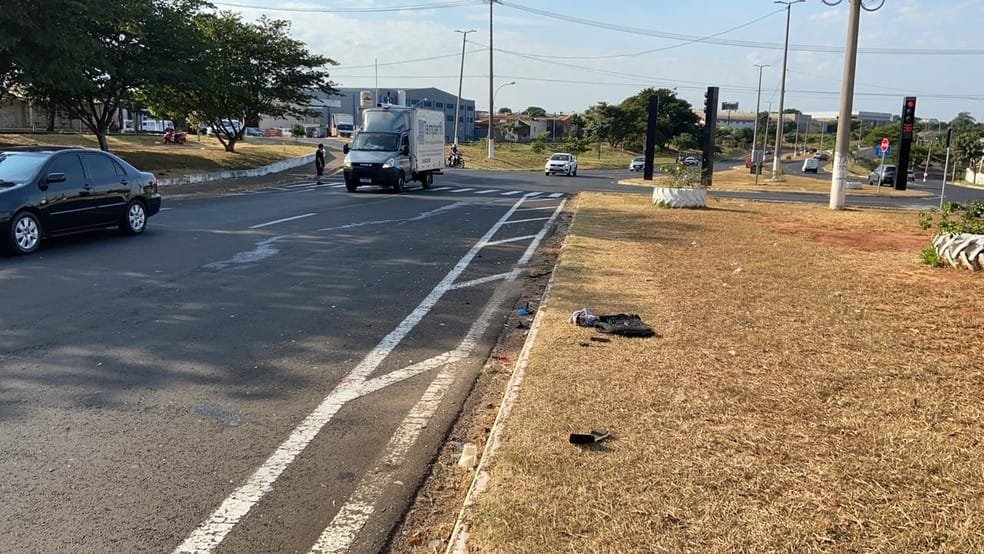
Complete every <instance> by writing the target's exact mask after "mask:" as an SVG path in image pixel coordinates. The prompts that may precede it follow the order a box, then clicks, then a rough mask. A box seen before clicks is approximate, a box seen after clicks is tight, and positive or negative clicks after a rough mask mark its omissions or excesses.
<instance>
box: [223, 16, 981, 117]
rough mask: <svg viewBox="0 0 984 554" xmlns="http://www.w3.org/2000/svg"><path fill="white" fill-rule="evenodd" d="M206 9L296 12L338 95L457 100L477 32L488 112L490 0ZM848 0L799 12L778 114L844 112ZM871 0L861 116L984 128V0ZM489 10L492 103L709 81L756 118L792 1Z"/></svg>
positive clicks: (518, 106)
mask: <svg viewBox="0 0 984 554" xmlns="http://www.w3.org/2000/svg"><path fill="white" fill-rule="evenodd" d="M213 3H214V4H215V5H216V7H217V8H219V9H222V10H229V11H235V12H239V13H241V14H242V15H243V17H244V18H245V19H247V20H254V19H257V18H259V17H260V16H261V15H266V16H267V17H270V18H274V19H286V20H288V21H290V22H291V31H290V32H291V35H292V36H293V37H294V38H296V39H298V40H301V41H303V42H304V43H306V44H307V46H308V49H309V50H310V51H311V52H313V53H317V54H322V55H325V56H327V57H329V58H331V59H332V60H334V61H336V62H337V63H338V65H337V66H334V67H332V68H330V70H329V71H330V74H331V78H332V80H333V81H334V82H335V83H336V84H337V86H339V87H345V88H366V89H371V88H373V87H375V86H376V84H377V82H378V86H379V87H385V88H397V89H400V88H426V87H437V88H440V89H442V90H445V91H448V92H450V93H452V94H456V93H457V90H458V78H459V72H460V70H461V65H460V64H461V49H462V36H463V35H462V33H458V32H455V31H456V30H461V31H465V30H470V29H474V30H475V32H473V33H469V34H468V35H467V43H466V44H465V51H466V53H465V57H464V79H463V85H462V97H463V98H466V99H472V100H475V102H476V109H479V110H487V109H488V106H489V42H490V34H489V4H488V1H487V0H485V1H483V0H304V1H278V0H231V1H230V2H222V1H218V2H216V1H213ZM828 3H829V4H837V5H834V6H829V5H827V4H828ZM849 3H850V0H842V1H841V2H840V3H839V4H838V2H837V0H806V1H805V2H801V3H796V4H793V5H792V6H791V8H790V12H789V13H790V28H789V44H790V50H789V54H788V57H787V70H788V71H787V78H786V95H785V102H784V105H785V108H796V109H799V110H801V111H803V112H807V113H811V112H836V111H838V109H839V102H840V100H839V99H840V88H841V81H842V79H843V68H844V47H845V43H846V39H847V25H848V5H849ZM864 4H865V5H866V6H867V7H869V8H878V6H879V4H881V7H880V9H877V10H875V11H870V12H869V11H862V12H861V23H860V36H859V54H858V60H857V71H856V84H855V94H854V110H853V111H854V112H857V111H859V110H863V111H873V112H889V113H894V114H898V113H899V112H900V110H901V106H902V101H903V97H904V96H916V97H918V99H919V100H918V104H917V108H916V115H917V116H918V117H922V118H932V119H942V120H944V121H949V120H951V119H953V118H954V117H955V116H956V115H957V114H958V113H959V112H970V113H971V115H972V116H973V117H974V118H975V119H977V120H978V121H984V71H982V69H984V45H982V44H981V43H980V42H979V37H980V36H981V34H982V33H984V0H884V2H883V1H882V0H864ZM398 8H399V9H398ZM407 8H410V9H407ZM351 10H362V11H351ZM368 10H379V11H368ZM492 11H493V15H492V17H493V30H494V35H492V38H493V41H494V50H493V75H494V78H493V83H494V89H496V90H497V92H496V93H495V109H496V110H498V109H499V108H500V107H503V106H505V107H509V108H511V109H513V110H514V111H522V110H524V109H525V108H527V107H529V106H539V107H542V108H544V109H545V110H547V112H550V113H571V112H583V111H584V110H586V109H587V108H589V107H591V106H593V105H595V104H597V103H598V102H608V103H616V104H617V103H619V102H621V101H622V100H624V99H625V98H627V97H629V96H632V95H634V94H636V93H638V92H639V91H641V90H642V89H644V88H647V87H656V88H668V89H676V93H677V95H678V96H680V97H681V98H684V99H686V100H688V101H689V102H690V103H691V104H693V105H694V106H695V107H702V106H703V103H704V91H705V90H706V87H708V86H717V87H720V98H719V100H720V101H724V102H738V103H739V110H741V111H753V110H754V109H755V103H756V97H757V92H758V77H759V69H758V68H756V67H755V64H767V65H768V66H769V67H766V68H764V69H763V70H762V88H761V110H766V109H768V107H769V105H770V103H771V106H772V109H773V110H776V109H777V108H778V105H779V88H780V86H779V85H780V81H779V76H780V73H781V68H782V61H783V51H782V44H783V40H784V37H785V24H786V8H785V6H784V5H782V4H777V3H774V2H772V0H609V1H608V2H602V1H598V0H590V1H589V0H499V1H497V3H496V4H495V5H494V7H493V10H492ZM376 63H378V66H374V64H376ZM513 81H515V84H514V85H506V84H505V83H510V82H513ZM500 87H501V88H500ZM719 107H720V106H719Z"/></svg>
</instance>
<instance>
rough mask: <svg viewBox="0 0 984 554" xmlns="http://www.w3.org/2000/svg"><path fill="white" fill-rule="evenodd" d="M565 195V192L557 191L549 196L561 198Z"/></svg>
mask: <svg viewBox="0 0 984 554" xmlns="http://www.w3.org/2000/svg"><path fill="white" fill-rule="evenodd" d="M563 195H564V193H562V192H555V193H553V194H551V195H549V196H550V198H560V197H561V196H563Z"/></svg>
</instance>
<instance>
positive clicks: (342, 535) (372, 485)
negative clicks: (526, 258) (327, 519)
mask: <svg viewBox="0 0 984 554" xmlns="http://www.w3.org/2000/svg"><path fill="white" fill-rule="evenodd" d="M504 297H505V291H503V290H502V289H497V290H496V291H495V292H494V293H492V298H490V299H489V301H488V303H486V304H485V309H484V310H482V314H481V315H480V316H479V317H478V319H476V320H475V322H474V323H472V326H471V328H470V329H469V330H468V333H467V334H466V335H465V338H464V339H462V341H461V343H460V344H459V345H458V348H457V349H456V350H453V351H451V352H448V353H446V354H452V355H454V354H455V353H458V354H456V356H458V357H457V358H455V359H452V360H450V361H449V362H448V363H447V364H445V365H444V367H443V368H442V369H441V371H440V372H439V373H438V374H437V377H435V378H434V380H433V381H432V382H431V384H430V385H429V386H428V387H427V390H426V391H425V392H424V394H423V396H422V397H421V398H420V400H419V401H418V402H417V404H416V405H414V407H413V408H412V409H411V410H410V412H409V413H408V414H407V416H406V417H405V418H404V419H403V422H402V423H401V424H400V426H399V428H397V430H396V432H395V433H394V434H393V436H392V438H391V439H390V441H389V444H387V445H386V450H385V451H384V453H383V456H382V457H381V458H380V459H379V460H378V461H377V462H376V465H375V467H374V468H373V469H372V470H371V471H369V472H367V473H366V474H365V476H364V477H363V478H362V480H361V481H360V482H359V485H358V486H357V487H356V490H355V491H354V492H353V493H352V495H351V496H350V497H349V498H348V500H347V501H346V502H345V504H343V505H342V507H341V508H340V509H339V511H338V512H337V513H336V514H335V517H334V518H332V520H331V523H330V524H329V525H328V527H326V528H325V530H324V531H323V532H322V533H321V536H320V537H318V540H317V542H315V544H314V546H312V547H311V552H312V553H321V554H324V553H328V552H348V551H349V549H350V548H351V546H352V542H354V541H355V538H356V536H358V533H359V531H361V530H362V528H363V527H364V526H365V524H366V522H367V521H368V520H369V517H370V516H371V515H372V514H373V512H374V511H375V505H376V502H378V500H379V498H380V496H382V492H383V489H384V488H385V487H386V485H388V484H389V483H390V482H392V480H393V473H394V472H395V470H396V468H398V467H400V466H401V465H403V462H404V461H405V459H406V455H407V452H408V451H409V450H410V447H411V446H413V443H414V442H416V440H417V437H419V436H420V432H421V431H422V430H423V429H424V428H426V427H427V425H428V424H429V423H430V419H431V417H433V415H434V413H435V412H436V411H437V408H438V406H440V403H441V400H443V398H444V395H445V394H446V393H447V391H448V390H449V389H450V387H451V384H452V383H453V382H454V373H455V372H454V365H452V364H451V363H450V362H451V361H457V360H458V359H462V358H464V357H467V356H468V354H469V353H470V352H471V351H472V350H474V349H475V347H476V345H477V344H478V339H479V338H481V336H482V334H483V333H485V331H486V329H488V326H489V324H490V323H491V321H492V314H493V313H494V312H495V310H496V309H497V308H498V306H499V305H500V304H502V301H503V299H504ZM442 356H444V354H442ZM408 369H409V368H408ZM367 383H368V382H367Z"/></svg>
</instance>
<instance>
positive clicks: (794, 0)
mask: <svg viewBox="0 0 984 554" xmlns="http://www.w3.org/2000/svg"><path fill="white" fill-rule="evenodd" d="M800 2H806V0H775V2H774V3H775V4H784V5H785V6H786V42H785V44H784V46H783V48H782V75H780V76H779V121H778V123H777V124H776V153H775V156H773V158H772V180H773V181H778V180H779V167H780V164H781V163H782V160H781V159H780V157H781V156H782V125H783V119H782V107H783V102H784V101H785V99H786V59H787V58H788V57H789V19H790V13H791V12H792V10H791V9H790V8H792V6H793V4H799V3H800Z"/></svg>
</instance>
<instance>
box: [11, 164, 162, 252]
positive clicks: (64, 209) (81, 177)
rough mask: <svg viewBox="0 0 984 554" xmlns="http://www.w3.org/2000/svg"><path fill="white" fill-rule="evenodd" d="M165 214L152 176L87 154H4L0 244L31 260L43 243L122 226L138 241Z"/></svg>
mask: <svg viewBox="0 0 984 554" xmlns="http://www.w3.org/2000/svg"><path fill="white" fill-rule="evenodd" d="M160 209H161V195H160V194H159V193H158V192H157V178H156V177H154V174H152V173H147V172H144V171H140V170H138V169H136V168H135V167H133V166H132V165H130V164H128V163H127V162H125V161H123V160H121V159H120V158H117V157H116V156H114V155H112V154H110V153H108V152H102V151H99V150H92V149H89V148H65V147H57V146H30V147H14V148H3V149H0V239H2V243H3V244H4V245H5V246H6V247H7V248H8V249H9V250H10V251H11V252H12V253H14V254H31V253H33V252H35V251H37V249H38V247H40V246H41V239H43V238H46V237H52V236H56V235H66V234H69V233H75V232H79V231H86V230H89V229H98V228H101V227H110V226H118V227H119V228H120V231H122V232H124V233H126V234H128V235H139V234H140V233H142V232H143V231H144V229H145V228H146V226H147V218H148V217H150V216H152V215H154V214H156V213H157V212H158V211H159V210H160Z"/></svg>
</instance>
